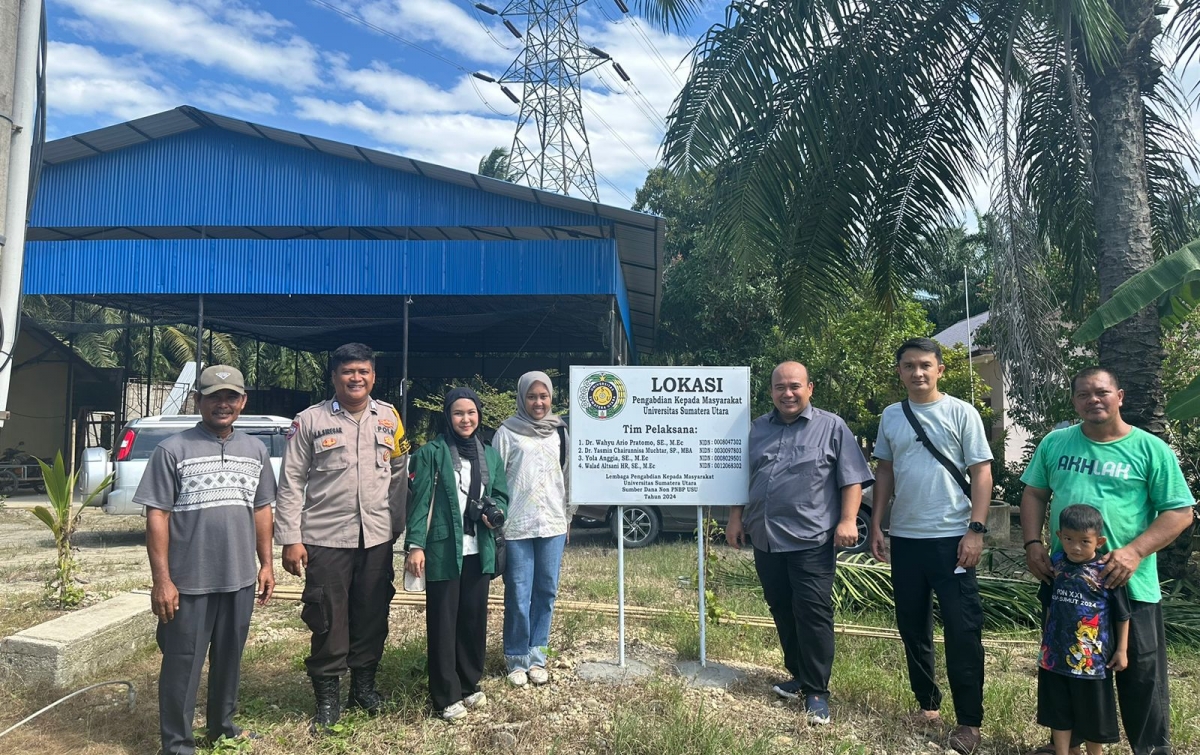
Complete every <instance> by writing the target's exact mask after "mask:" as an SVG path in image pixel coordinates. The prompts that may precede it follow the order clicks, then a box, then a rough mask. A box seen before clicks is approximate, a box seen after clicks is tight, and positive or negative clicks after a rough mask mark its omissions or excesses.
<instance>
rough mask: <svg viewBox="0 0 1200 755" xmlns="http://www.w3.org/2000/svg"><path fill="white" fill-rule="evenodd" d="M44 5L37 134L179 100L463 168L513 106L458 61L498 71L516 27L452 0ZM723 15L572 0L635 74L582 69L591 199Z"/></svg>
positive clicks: (642, 162)
mask: <svg viewBox="0 0 1200 755" xmlns="http://www.w3.org/2000/svg"><path fill="white" fill-rule="evenodd" d="M488 4H489V5H492V6H493V7H497V8H500V7H503V5H504V3H503V2H499V1H498V0H497V1H495V2H490V3H488ZM325 6H336V7H337V8H341V9H342V10H344V11H345V12H347V13H350V14H352V15H355V16H358V17H360V18H363V19H365V20H367V21H368V22H370V23H371V24H373V25H374V26H376V27H379V28H380V29H382V30H384V31H386V32H389V33H391V34H392V35H395V36H399V37H402V38H404V39H406V40H409V41H410V42H412V43H415V44H417V45H419V46H420V47H422V48H424V49H425V50H427V51H428V52H423V51H421V50H418V49H414V48H413V47H411V46H409V45H406V44H404V43H403V42H401V41H398V40H397V39H395V38H393V37H390V36H388V35H386V34H382V33H380V32H378V31H374V30H372V29H371V28H368V27H367V26H364V25H362V24H360V23H357V22H355V21H353V20H350V19H347V18H345V17H344V16H343V15H340V14H339V13H337V12H336V11H335V10H333V9H331V8H329V7H325ZM46 12H47V19H48V23H49V38H50V47H49V54H48V62H47V78H48V81H47V99H48V101H49V119H48V120H49V125H48V129H49V138H51V139H54V138H58V137H61V136H67V135H70V134H75V133H79V132H82V131H87V130H90V129H93V128H98V127H101V126H105V125H109V124H111V123H117V122H120V121H124V120H129V119H131V118H137V117H141V116H145V115H150V114H152V113H157V112H160V111H162V110H168V109H170V108H173V107H177V106H179V105H184V104H187V105H195V106H197V107H200V108H202V109H206V110H211V111H213V112H218V113H222V114H225V115H230V116H234V117H239V118H244V119H246V120H250V121H255V122H258V123H265V124H268V125H272V126H276V127H279V128H284V129H288V130H292V131H299V132H302V133H307V134H315V135H318V136H323V137H326V138H330V139H336V140H339V141H345V142H349V143H352V144H357V145H361V146H366V147H373V148H376V149H382V150H387V151H390V152H397V153H400V154H403V155H407V156H409V157H413V158H417V159H422V160H428V161H431V162H435V163H439V164H443V165H448V166H451V167H455V168H461V169H466V170H474V169H475V168H476V166H477V165H478V162H479V159H480V158H481V157H482V156H484V155H485V154H487V153H488V152H489V151H490V150H491V149H492V147H496V146H503V147H506V148H507V147H508V146H509V144H510V143H511V141H512V136H513V129H514V128H515V123H516V118H515V117H516V112H517V107H516V106H515V105H513V104H512V103H511V102H510V101H509V100H508V99H507V98H506V97H505V96H504V95H503V94H502V93H501V92H500V90H499V89H498V88H497V87H496V85H488V84H485V83H484V82H480V81H475V80H473V79H471V78H470V77H469V76H468V75H467V73H466V72H468V71H475V70H480V71H486V72H488V73H490V74H491V75H493V76H498V75H500V74H501V73H503V72H504V70H505V69H506V68H507V67H508V64H509V63H510V62H511V61H512V59H513V58H515V57H516V56H517V54H518V52H519V45H520V42H519V41H518V40H517V39H515V38H514V37H513V36H512V35H511V34H510V33H509V32H508V31H507V30H506V29H505V28H504V27H503V26H502V25H501V24H500V23H498V20H497V19H496V18H495V17H493V16H488V15H486V14H483V13H481V12H479V11H477V10H475V9H474V7H473V4H472V3H469V2H467V0H47V7H46ZM723 16H724V3H722V2H718V1H717V0H711V2H710V3H709V5H708V6H707V8H706V11H705V12H704V13H703V14H702V15H701V17H700V18H698V19H697V20H696V22H695V23H693V24H692V26H691V27H690V28H689V29H687V30H685V32H684V33H683V34H673V33H664V32H662V31H660V30H658V29H655V28H654V27H653V26H652V25H651V24H650V23H648V22H647V21H645V20H642V19H638V20H636V21H633V20H631V19H630V17H622V16H621V14H620V12H619V10H618V9H617V5H616V3H615V2H614V0H588V2H587V3H586V4H585V5H584V6H583V8H582V11H581V16H580V30H581V37H582V39H583V40H584V41H585V43H586V44H588V45H595V46H597V47H600V48H602V49H603V50H605V51H607V52H608V53H609V54H611V55H612V56H613V58H614V59H615V60H617V61H619V62H620V64H621V66H622V67H623V68H624V69H625V70H626V71H628V73H629V75H630V76H631V78H632V80H633V85H634V87H635V89H630V88H629V87H628V86H627V85H623V84H622V82H621V81H620V79H619V78H618V77H617V76H616V75H615V73H613V71H612V69H611V68H609V67H603V68H601V69H599V71H598V72H597V73H591V74H587V75H586V76H585V78H584V105H585V109H584V118H585V121H586V122H587V128H588V132H589V136H590V140H591V145H592V159H593V162H594V164H595V167H596V170H597V173H598V184H599V190H600V198H601V200H602V201H605V202H607V203H610V204H615V205H620V206H628V205H629V203H630V201H631V200H630V198H632V196H633V194H634V191H635V190H636V188H637V187H638V186H639V185H641V183H642V180H643V179H644V177H645V174H646V170H647V168H648V166H651V165H654V164H655V163H656V162H657V159H658V145H659V143H660V142H661V140H662V122H661V120H659V119H660V118H661V117H662V116H665V115H666V114H667V113H668V112H669V110H670V105H671V102H672V100H673V99H674V97H675V95H676V94H677V93H678V91H679V87H680V83H681V82H683V81H684V80H685V79H686V78H687V72H688V61H687V53H688V51H689V50H690V49H691V47H692V45H693V44H694V43H695V41H696V39H697V38H699V37H700V36H701V35H702V33H703V31H704V30H705V29H706V28H707V27H708V26H709V25H711V24H712V23H714V22H716V21H719V20H721V19H722V18H723ZM517 23H518V26H521V23H520V21H519V19H518V20H517ZM506 48H507V49H506ZM429 53H433V54H429ZM664 63H665V64H664ZM518 94H519V91H518Z"/></svg>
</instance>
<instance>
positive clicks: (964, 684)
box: [891, 537, 983, 726]
mask: <svg viewBox="0 0 1200 755" xmlns="http://www.w3.org/2000/svg"><path fill="white" fill-rule="evenodd" d="M961 539H962V538H959V537H942V538H930V539H920V540H919V539H913V538H902V537H893V538H892V539H891V540H892V592H893V594H894V596H895V601H896V627H897V628H898V629H899V630H900V638H901V639H902V640H904V656H905V659H906V660H907V661H908V683H909V686H910V687H911V688H912V691H913V694H914V695H915V696H916V698H917V703H918V704H919V705H920V706H921V709H922V710H937V709H938V708H939V707H941V704H942V692H941V690H940V689H938V685H937V681H936V680H935V677H934V653H933V596H934V595H937V599H938V606H939V608H940V609H941V614H942V625H943V630H944V637H945V641H946V676H947V677H949V679H950V694H951V695H952V696H953V697H954V711H955V714H956V715H957V718H958V724H959V725H960V726H979V725H980V724H982V723H983V604H982V602H981V601H980V599H979V583H978V582H977V581H976V579H975V570H974V569H967V570H966V572H965V573H962V574H955V572H954V570H955V568H956V567H957V565H958V544H959V541H960V540H961Z"/></svg>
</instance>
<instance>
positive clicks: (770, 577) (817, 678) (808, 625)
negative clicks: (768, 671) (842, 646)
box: [754, 539, 836, 695]
mask: <svg viewBox="0 0 1200 755" xmlns="http://www.w3.org/2000/svg"><path fill="white" fill-rule="evenodd" d="M754 568H755V571H757V572H758V581H759V582H760V583H761V584H762V588H763V597H764V598H766V601H767V606H768V607H769V608H770V609H771V616H772V618H774V619H775V631H776V632H778V633H779V644H780V646H781V647H782V648H783V665H784V666H785V667H786V668H787V670H788V671H789V672H790V673H791V675H792V678H793V679H795V680H797V681H799V682H800V691H801V692H802V693H803V694H805V695H827V694H829V675H830V673H831V672H832V670H833V571H834V569H835V568H836V554H835V551H834V547H833V540H832V539H831V540H830V541H829V542H828V543H826V544H825V545H822V546H818V547H816V548H810V549H808V550H803V551H784V552H779V553H769V552H767V551H763V550H759V549H758V548H755V549H754Z"/></svg>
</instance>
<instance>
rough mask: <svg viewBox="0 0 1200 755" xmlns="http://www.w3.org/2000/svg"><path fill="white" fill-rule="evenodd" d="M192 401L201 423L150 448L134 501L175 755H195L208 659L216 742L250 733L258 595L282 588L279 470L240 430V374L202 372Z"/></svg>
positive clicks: (165, 723) (165, 735) (167, 733)
mask: <svg viewBox="0 0 1200 755" xmlns="http://www.w3.org/2000/svg"><path fill="white" fill-rule="evenodd" d="M196 406H197V409H198V411H199V412H200V421H199V422H198V423H196V426H195V427H193V428H191V429H190V430H184V431H183V432H181V433H179V434H178V435H173V436H171V437H170V438H167V439H166V440H164V441H163V442H162V443H161V444H160V445H159V446H158V448H156V449H155V450H154V454H153V455H152V456H151V457H150V461H149V462H148V463H147V465H146V471H145V473H144V474H143V475H142V481H141V483H140V484H139V485H138V489H137V493H136V494H134V497H133V502H134V503H140V504H141V505H143V506H145V507H146V549H147V550H148V551H149V553H150V573H151V576H152V578H153V580H154V586H153V588H152V590H151V593H150V606H151V609H152V610H153V611H154V615H155V616H157V617H158V622H159V623H158V647H159V649H160V650H162V654H163V660H162V670H161V672H160V673H159V678H158V715H159V730H160V733H161V734H162V751H163V752H164V753H168V754H169V755H175V754H176V753H182V755H191V754H192V753H194V752H195V751H196V742H195V738H194V736H193V734H192V716H193V715H194V713H195V710H196V690H197V688H198V687H199V685H200V671H201V669H202V668H203V667H204V660H205V657H206V656H207V658H208V661H209V669H208V712H207V721H208V738H209V741H210V742H215V741H216V740H218V739H220V738H221V737H228V738H230V739H235V738H254V735H253V734H252V733H251V732H247V731H243V730H242V729H239V728H238V727H237V726H234V724H233V714H234V713H235V712H236V711H237V692H238V680H239V677H240V674H241V665H242V649H243V648H244V647H245V645H246V635H247V633H248V632H249V630H250V614H251V612H252V611H253V608H254V597H255V595H256V594H257V595H258V602H259V605H263V604H265V603H266V602H267V601H268V600H269V599H270V598H271V593H272V592H274V590H275V572H274V569H273V568H272V565H271V535H272V528H273V522H272V514H271V504H272V503H273V502H274V501H275V475H274V473H273V472H272V471H271V457H270V454H269V453H268V451H267V448H266V446H265V445H263V443H262V442H261V441H259V440H258V439H256V438H252V437H250V436H249V435H246V434H245V433H243V432H239V431H238V430H235V429H234V427H233V423H234V422H235V421H236V420H237V418H238V416H239V415H240V414H241V413H242V409H244V408H245V406H246V387H245V381H244V380H243V379H242V373H241V372H239V371H238V370H237V369H235V368H233V367H230V366H228V365H223V364H218V365H214V366H212V367H208V368H207V369H205V370H204V371H203V372H202V373H200V379H199V380H198V381H197V383H196ZM256 552H257V554H258V563H259V567H258V569H257V570H256V569H255V565H254V556H255V553H256Z"/></svg>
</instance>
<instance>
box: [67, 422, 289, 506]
mask: <svg viewBox="0 0 1200 755" xmlns="http://www.w3.org/2000/svg"><path fill="white" fill-rule="evenodd" d="M199 421H200V416H199V415H196V414H176V415H170V416H159V417H143V418H141V419H135V420H133V421H131V422H130V423H129V424H128V425H126V426H125V428H124V429H123V430H121V434H120V436H119V438H118V441H117V447H116V449H115V450H116V457H115V458H113V459H110V454H109V451H108V449H106V448H99V447H92V448H88V449H86V450H84V452H83V463H82V465H81V467H80V474H79V493H80V494H81V495H83V496H86V495H87V494H88V493H90V492H91V491H92V490H93V489H94V488H95V487H96V486H97V485H99V484H100V481H101V480H103V479H104V478H105V477H106V476H107V475H108V474H109V473H110V472H113V473H114V475H113V481H112V484H111V485H109V486H108V488H107V489H105V490H104V491H102V492H101V493H100V494H99V495H97V496H96V498H95V499H93V501H92V505H99V506H100V507H101V508H103V509H104V513H106V514H121V515H130V514H140V515H143V516H145V513H146V512H145V507H144V506H139V505H138V504H135V503H134V502H133V494H134V493H135V492H137V487H138V483H140V482H141V481H142V473H143V472H144V471H145V470H146V462H148V461H149V460H150V454H152V453H153V452H154V449H155V448H158V444H159V443H162V442H163V441H164V440H166V439H167V438H169V437H171V436H172V435H174V434H175V433H178V432H182V431H184V430H187V429H188V428H190V427H195V425H196V423H197V422H199ZM291 426H292V421H291V420H290V419H288V418H286V417H276V416H272V415H269V414H243V415H242V416H241V417H238V421H237V422H235V423H234V427H236V428H237V429H238V430H241V431H242V432H244V433H246V434H247V435H252V436H254V437H256V438H258V439H259V440H261V441H262V442H263V445H265V446H266V447H267V450H268V451H269V452H270V453H271V468H272V469H274V470H275V479H276V480H278V479H279V464H280V460H281V458H282V457H283V447H284V445H286V444H287V431H288V428H290V427H291Z"/></svg>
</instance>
